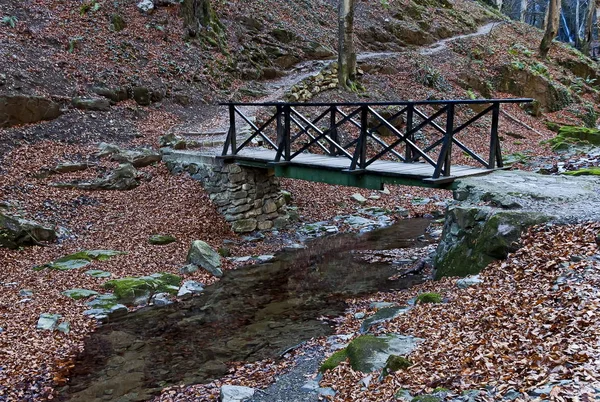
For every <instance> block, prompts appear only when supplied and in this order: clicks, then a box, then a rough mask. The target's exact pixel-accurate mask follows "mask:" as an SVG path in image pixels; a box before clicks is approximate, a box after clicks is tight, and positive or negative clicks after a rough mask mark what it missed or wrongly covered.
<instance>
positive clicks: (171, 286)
mask: <svg viewBox="0 0 600 402" xmlns="http://www.w3.org/2000/svg"><path fill="white" fill-rule="evenodd" d="M180 283H181V278H180V277H179V276H177V275H173V274H169V273H159V274H153V275H150V276H142V277H139V278H133V277H128V278H121V279H114V280H111V281H107V282H106V283H105V284H104V288H105V289H108V290H112V291H113V293H114V295H115V297H116V298H117V299H118V301H119V302H120V303H123V304H130V303H133V302H134V301H135V300H136V299H138V298H147V297H150V295H151V294H153V293H160V292H168V293H170V294H176V293H177V290H178V287H179V284H180Z"/></svg>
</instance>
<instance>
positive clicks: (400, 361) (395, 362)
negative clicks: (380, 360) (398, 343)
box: [382, 355, 412, 376]
mask: <svg viewBox="0 0 600 402" xmlns="http://www.w3.org/2000/svg"><path fill="white" fill-rule="evenodd" d="M410 366H412V362H411V361H410V360H408V359H407V358H406V357H402V356H397V355H390V357H388V359H387V361H386V362H385V367H384V368H383V372H382V375H383V376H386V375H388V374H389V373H393V372H395V371H399V370H406V369H407V368H409V367H410Z"/></svg>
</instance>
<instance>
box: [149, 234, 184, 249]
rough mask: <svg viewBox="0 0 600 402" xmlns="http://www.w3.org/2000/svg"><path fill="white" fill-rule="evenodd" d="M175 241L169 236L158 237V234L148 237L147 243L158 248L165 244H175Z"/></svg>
mask: <svg viewBox="0 0 600 402" xmlns="http://www.w3.org/2000/svg"><path fill="white" fill-rule="evenodd" d="M176 241H177V239H176V238H175V237H174V236H171V235H160V234H155V235H152V236H150V238H149V239H148V243H150V244H153V245H158V246H162V245H165V244H171V243H174V242H176Z"/></svg>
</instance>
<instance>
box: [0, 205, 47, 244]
mask: <svg viewBox="0 0 600 402" xmlns="http://www.w3.org/2000/svg"><path fill="white" fill-rule="evenodd" d="M57 237H58V236H57V233H56V231H55V230H54V229H52V228H50V227H47V226H44V225H42V224H41V223H39V222H36V221H33V220H28V219H24V218H21V217H19V216H13V215H9V214H5V213H2V212H0V247H6V248H10V249H16V248H19V247H21V246H31V245H36V244H40V243H41V242H53V241H56V239H57Z"/></svg>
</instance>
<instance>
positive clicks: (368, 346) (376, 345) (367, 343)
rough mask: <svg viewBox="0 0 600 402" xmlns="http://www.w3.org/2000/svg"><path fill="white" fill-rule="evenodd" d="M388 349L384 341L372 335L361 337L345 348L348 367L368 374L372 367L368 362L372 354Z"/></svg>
mask: <svg viewBox="0 0 600 402" xmlns="http://www.w3.org/2000/svg"><path fill="white" fill-rule="evenodd" d="M387 348H388V345H387V342H386V341H385V340H384V339H381V338H377V337H375V336H373V335H362V336H359V337H358V338H355V339H354V340H353V341H352V342H350V344H349V345H348V347H347V348H346V350H347V354H348V358H349V359H350V365H351V366H352V368H353V369H354V370H358V371H362V372H363V373H369V372H371V371H372V365H371V363H370V362H369V361H368V359H369V357H370V356H372V355H373V354H374V352H385V351H386V350H387Z"/></svg>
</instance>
